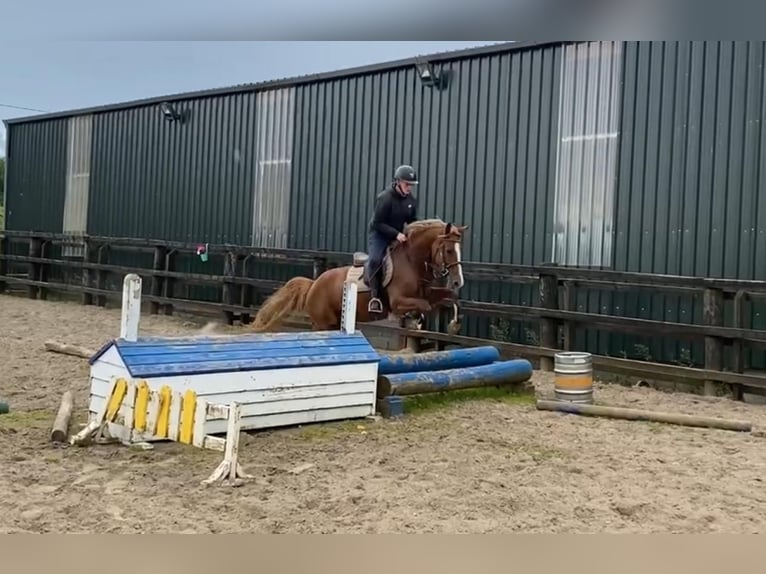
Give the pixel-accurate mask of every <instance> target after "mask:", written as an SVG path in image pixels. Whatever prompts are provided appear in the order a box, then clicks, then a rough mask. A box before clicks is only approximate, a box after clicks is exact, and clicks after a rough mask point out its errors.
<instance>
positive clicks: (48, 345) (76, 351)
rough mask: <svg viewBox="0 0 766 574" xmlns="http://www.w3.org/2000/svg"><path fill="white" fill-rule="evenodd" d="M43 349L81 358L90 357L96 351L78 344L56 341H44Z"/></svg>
mask: <svg viewBox="0 0 766 574" xmlns="http://www.w3.org/2000/svg"><path fill="white" fill-rule="evenodd" d="M45 350H46V351H51V352H52V353H61V354H62V355H72V356H73V357H82V358H83V359H90V358H91V357H92V356H93V355H95V354H96V351H94V350H92V349H86V348H85V347H80V346H78V345H69V344H67V343H59V342H57V341H45Z"/></svg>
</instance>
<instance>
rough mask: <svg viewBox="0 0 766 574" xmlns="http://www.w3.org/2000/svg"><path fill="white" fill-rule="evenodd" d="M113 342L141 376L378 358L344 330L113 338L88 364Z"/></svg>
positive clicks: (357, 335)
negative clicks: (132, 338) (229, 335)
mask: <svg viewBox="0 0 766 574" xmlns="http://www.w3.org/2000/svg"><path fill="white" fill-rule="evenodd" d="M111 347H115V348H116V349H117V352H118V353H119V354H120V357H121V358H122V361H123V362H124V363H125V366H126V367H127V369H128V372H129V373H130V376H131V377H144V378H146V377H162V376H179V375H199V374H210V373H222V372H231V371H257V370H274V369H289V368H296V367H319V366H330V365H347V364H358V363H377V362H378V361H380V355H378V353H377V352H376V351H375V349H374V348H373V347H372V345H370V343H369V342H368V341H367V339H366V338H365V337H364V335H363V334H362V333H360V332H356V333H354V334H351V335H349V334H346V333H343V332H342V331H312V332H308V333H305V332H296V333H266V334H263V333H254V334H248V335H235V336H231V337H195V338H189V337H179V338H166V337H141V338H139V339H138V341H125V340H123V339H113V340H111V341H109V342H108V343H106V344H105V345H104V346H103V347H101V349H99V350H98V351H97V352H96V354H95V355H93V357H91V358H90V360H89V363H90V364H91V365H93V364H94V363H95V362H96V361H98V359H99V358H100V357H101V356H102V355H103V354H104V353H105V352H106V351H108V350H109V349H110V348H111Z"/></svg>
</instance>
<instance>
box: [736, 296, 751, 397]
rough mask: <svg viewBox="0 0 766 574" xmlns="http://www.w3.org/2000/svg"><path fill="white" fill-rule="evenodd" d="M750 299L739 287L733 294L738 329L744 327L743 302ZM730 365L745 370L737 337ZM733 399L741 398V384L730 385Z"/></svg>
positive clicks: (742, 347)
mask: <svg viewBox="0 0 766 574" xmlns="http://www.w3.org/2000/svg"><path fill="white" fill-rule="evenodd" d="M749 299H750V296H749V295H748V293H747V291H745V290H744V289H740V290H739V291H737V294H736V295H735V296H734V326H735V327H736V328H738V329H744V328H745V303H746V302H747V301H748V300H749ZM731 351H732V352H731V363H732V365H731V367H732V370H733V371H734V372H735V373H744V372H745V345H744V343H743V341H742V339H737V340H735V341H734V342H733V344H732V350H731ZM731 390H732V395H733V398H734V400H737V401H741V400H742V392H743V389H742V385H736V384H735V385H732V389H731Z"/></svg>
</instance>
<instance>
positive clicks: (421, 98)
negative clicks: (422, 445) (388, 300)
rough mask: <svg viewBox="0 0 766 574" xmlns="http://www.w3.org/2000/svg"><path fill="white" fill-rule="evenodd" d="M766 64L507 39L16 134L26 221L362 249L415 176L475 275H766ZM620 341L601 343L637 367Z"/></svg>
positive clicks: (756, 52)
mask: <svg viewBox="0 0 766 574" xmlns="http://www.w3.org/2000/svg"><path fill="white" fill-rule="evenodd" d="M765 60H766V43H764V42H582V43H580V42H542V43H506V44H497V45H491V46H486V47H481V48H475V49H470V50H464V51H459V52H449V53H443V54H436V55H432V56H429V57H423V58H418V59H409V60H401V61H396V62H390V63H384V64H380V65H374V66H368V67H364V68H357V69H352V70H342V71H338V72H332V73H327V74H320V75H312V76H304V77H299V78H294V79H287V80H278V81H273V82H266V83H262V84H252V85H242V86H236V87H232V88H226V89H217V90H210V91H205V92H197V93H187V94H178V95H172V96H164V97H159V98H153V99H149V100H142V101H135V102H127V103H122V104H115V105H110V106H103V107H100V108H93V109H86V110H76V111H72V112H67V113H57V114H47V115H41V116H34V117H29V118H20V119H15V120H10V121H7V122H6V123H7V132H8V135H7V150H6V155H7V185H6V210H7V213H6V227H7V229H10V230H42V231H53V232H61V231H66V232H72V233H78V232H87V233H90V234H97V235H114V236H133V237H152V238H160V239H168V240H180V241H193V242H201V243H202V242H211V243H213V242H215V243H218V242H232V243H242V244H252V245H256V246H263V247H297V248H312V249H331V250H344V251H352V250H357V249H364V247H365V244H366V243H365V233H366V225H367V221H368V218H369V213H370V211H371V208H372V204H373V201H374V198H375V195H376V193H377V192H378V191H379V190H381V189H382V188H383V187H384V186H385V185H386V184H387V183H388V182H389V180H390V177H391V174H392V173H393V170H394V168H395V167H396V165H398V164H400V163H411V164H413V165H414V166H415V167H416V168H417V170H418V172H419V175H420V180H421V185H420V187H419V189H418V194H419V196H420V199H421V205H422V211H421V215H423V216H427V217H428V216H440V217H442V218H445V219H447V220H451V221H455V222H458V223H461V224H470V225H471V229H472V231H471V233H470V238H469V239H468V240H467V242H466V246H465V250H464V252H465V257H466V258H467V259H470V260H475V261H488V262H503V263H517V264H540V263H543V262H557V263H559V264H563V265H581V266H597V267H604V268H611V269H616V270H627V271H641V272H649V273H671V274H687V275H700V276H712V277H730V278H742V279H766V195H764V194H762V193H760V190H761V188H763V186H764V182H763V178H764V177H766V169H764V168H766V139H765V138H766V128H765V126H764V125H763V121H762V118H763V116H764V107H765V106H766V98H764V94H765V93H766V89H765V86H766V71H765V70H764V63H765ZM469 291H470V292H469V293H468V294H467V296H469V297H481V298H485V299H486V298H493V299H496V300H500V299H502V300H504V301H506V302H510V301H514V302H516V301H517V302H522V303H523V302H527V303H531V302H532V300H533V299H534V297H535V296H536V295H535V294H534V293H531V292H528V291H527V290H524V289H521V288H519V289H516V290H512V291H509V292H508V293H500V292H495V291H494V290H492V289H490V288H489V287H486V286H482V285H472V286H470V290H469ZM581 308H583V309H587V308H591V309H594V308H598V309H599V310H600V311H601V312H612V313H615V314H623V313H624V314H627V315H634V316H645V317H650V318H657V319H666V320H672V321H688V320H692V316H694V315H697V314H698V313H699V310H698V309H697V308H696V306H695V304H693V303H692V302H690V301H686V302H685V301H684V300H682V299H681V298H679V297H673V298H670V297H659V298H657V297H648V296H647V297H646V298H645V299H644V298H641V297H637V296H636V297H627V296H620V297H619V298H618V297H617V296H614V297H612V296H611V295H603V294H598V293H590V294H584V295H583V296H582V300H581ZM760 317H761V314H760V313H755V314H754V317H753V327H755V328H757V327H758V322H759V321H760ZM515 338H517V339H518V338H522V339H523V335H521V334H520V333H516V335H515ZM617 339H619V338H616V337H611V338H609V339H607V338H605V337H601V336H599V335H598V334H591V335H589V340H590V341H591V342H589V343H588V346H589V347H590V348H592V349H593V350H594V351H595V352H606V351H611V352H613V353H615V352H617V353H619V352H620V349H621V348H622V350H623V351H625V353H626V354H628V355H631V353H632V351H631V350H630V349H632V348H634V347H635V346H636V345H635V344H633V343H630V344H629V343H627V342H625V341H618V340H617ZM656 344H657V343H656V342H652V345H655V346H656ZM653 353H654V357H655V358H660V359H661V358H663V355H666V356H665V357H664V358H669V357H676V356H678V353H679V349H678V347H677V346H676V345H675V343H668V344H662V345H661V348H655V349H654V350H653Z"/></svg>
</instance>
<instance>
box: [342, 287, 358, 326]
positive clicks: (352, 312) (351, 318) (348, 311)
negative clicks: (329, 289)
mask: <svg viewBox="0 0 766 574" xmlns="http://www.w3.org/2000/svg"><path fill="white" fill-rule="evenodd" d="M357 291H358V289H357V286H356V283H352V282H349V281H346V282H345V283H344V284H343V308H342V310H341V315H340V330H341V331H343V332H344V333H346V334H348V335H352V334H353V333H354V331H355V330H356V296H357Z"/></svg>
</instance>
